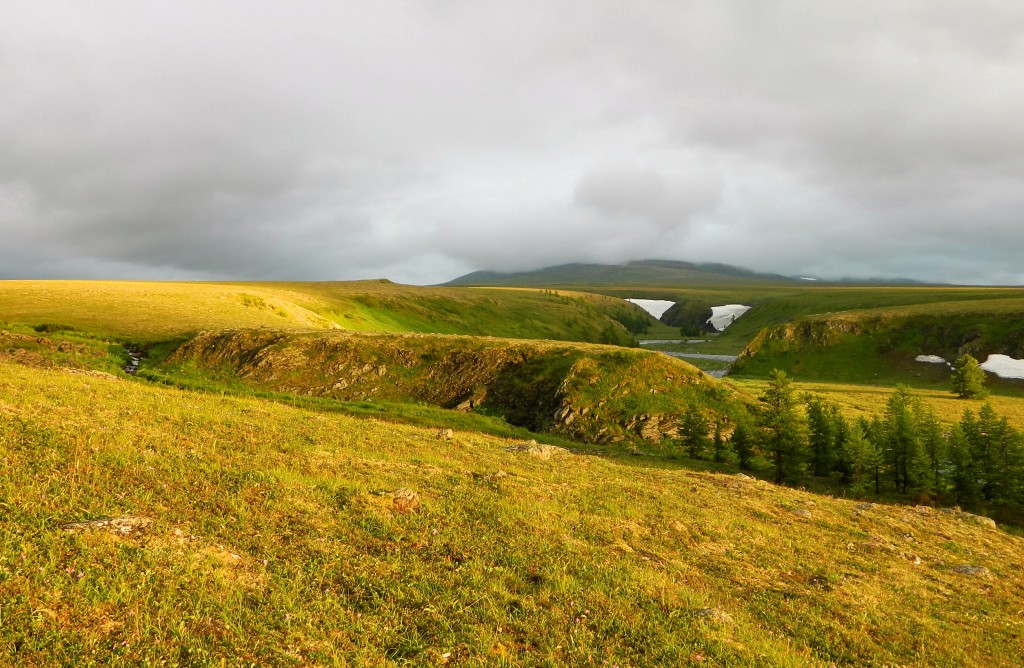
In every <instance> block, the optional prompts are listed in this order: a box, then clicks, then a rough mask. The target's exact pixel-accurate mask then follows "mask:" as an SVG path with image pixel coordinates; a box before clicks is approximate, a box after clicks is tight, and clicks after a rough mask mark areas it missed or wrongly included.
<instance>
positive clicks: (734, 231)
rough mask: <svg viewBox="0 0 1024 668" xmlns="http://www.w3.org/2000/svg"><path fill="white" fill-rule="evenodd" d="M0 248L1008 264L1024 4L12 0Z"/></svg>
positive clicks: (332, 271) (426, 273)
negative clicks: (131, 0) (82, 0)
mask: <svg viewBox="0 0 1024 668" xmlns="http://www.w3.org/2000/svg"><path fill="white" fill-rule="evenodd" d="M5 10H6V11H5V12H4V14H5V16H4V21H3V22H0V90H2V91H3V103H2V104H0V231H2V233H3V244H2V245H0V277H17V276H83V277H84V276H89V277H94V276H110V277H144V278H160V277H166V278H283V279H287V278H293V279H330V278H360V277H371V276H389V277H391V278H394V279H397V280H408V281H417V282H429V281H439V280H444V279H447V278H450V277H453V276H455V275H457V274H459V273H462V272H464V271H469V270H472V269H478V268H492V269H505V270H513V269H525V268H531V267H537V266H542V265H545V264H551V263H558V262H569V261H603V262H616V261H623V260H629V259H639V258H645V257H668V258H677V259H690V260H700V261H720V262H732V263H736V264H741V265H745V266H749V267H752V268H755V269H761V270H771V271H779V272H783V273H787V274H821V275H826V276H839V275H886V276H910V277H916V278H923V279H934V280H947V281H989V282H1003V283H1005V282H1015V283H1018V282H1024V268H1022V267H1021V265H1020V261H1019V258H1018V256H1019V251H1018V249H1019V248H1020V247H1022V246H1024V226H1022V225H1020V218H1019V212H1020V211H1024V187H1022V185H1024V183H1022V181H1024V133H1022V132H1020V130H1019V128H1018V125H1019V119H1020V118H1022V117H1024V39H1022V38H1021V37H1020V36H1021V35H1022V34H1024V8H1021V7H1020V6H1019V3H1014V2H1008V1H1006V2H1004V1H1000V0H980V1H976V2H971V3H966V2H952V1H941V0H916V1H908V2H879V1H873V0H872V1H865V2H859V3H855V4H841V3H821V2H812V1H811V0H805V1H801V2H776V3H761V2H754V1H752V0H751V1H747V2H739V1H737V0H734V1H732V2H729V1H720V0H719V1H711V0H707V1H688V2H682V1H675V0H671V1H670V0H662V1H651V0H646V1H645V0H638V1H636V2H630V3H618V2H603V1H594V0H589V1H584V0H554V1H550V0H549V1H545V2H541V1H539V0H537V1H528V2H521V3H491V2H461V1H458V0H445V1H442V2H430V3H417V2H400V1H397V0H384V1H381V2H375V3H348V2H327V1H326V0H324V1H321V2H316V1H304V2H303V1H299V2H295V3H270V2H253V1H249V2H227V1H225V2H216V3H198V2H189V1H179V2H175V3H160V4H155V3H126V2H114V1H111V0H105V1H104V0H100V1H98V2H92V3H87V4H82V3H78V2H58V1H53V2H46V3H38V2H34V3H30V2H17V1H15V2H9V3H7V4H6V5H5Z"/></svg>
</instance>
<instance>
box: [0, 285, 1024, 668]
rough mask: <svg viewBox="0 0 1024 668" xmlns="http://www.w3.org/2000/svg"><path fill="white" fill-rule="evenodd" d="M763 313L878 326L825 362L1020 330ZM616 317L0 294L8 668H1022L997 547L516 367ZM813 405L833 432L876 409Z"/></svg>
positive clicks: (60, 291)
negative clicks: (749, 467) (132, 371)
mask: <svg viewBox="0 0 1024 668" xmlns="http://www.w3.org/2000/svg"><path fill="white" fill-rule="evenodd" d="M730 289H733V290H741V289H747V288H744V287H742V286H740V285H736V286H734V287H733V288H730ZM760 289H761V290H762V292H761V293H760V294H761V295H762V296H763V297H764V298H763V300H762V301H761V302H759V304H762V305H764V309H763V310H762V315H760V316H758V317H761V318H764V319H765V320H763V321H767V320H769V319H771V318H773V317H787V316H786V314H788V313H795V312H797V311H799V309H809V308H819V309H821V308H823V307H824V306H825V305H826V304H828V303H831V304H840V303H843V304H860V305H869V306H870V305H875V306H877V305H879V300H884V299H888V300H889V301H887V302H884V303H882V305H883V306H885V307H886V308H885V309H877V308H876V309H869V311H870V313H868V312H863V313H862V312H861V311H864V309H861V311H855V312H850V313H847V314H843V315H842V317H837V316H836V315H835V314H832V315H822V316H820V317H819V318H818V319H817V320H815V319H814V318H806V319H804V320H801V322H804V321H806V322H812V321H813V322H819V321H820V322H822V323H826V324H825V325H821V326H820V327H822V329H815V327H818V326H819V325H814V326H809V327H810V329H809V330H808V332H809V334H808V336H807V337H805V340H806V342H807V343H808V345H809V346H812V347H813V345H817V342H820V341H826V342H828V343H830V344H831V342H832V339H830V338H829V337H830V336H832V335H833V334H835V336H836V337H837V338H836V342H837V346H838V348H840V349H841V348H842V346H843V345H847V343H848V341H846V339H844V338H843V337H844V336H846V334H847V332H845V331H834V327H833V326H832V325H831V324H829V323H832V322H843V323H848V324H849V326H850V327H862V326H870V327H872V328H875V329H878V328H879V327H880V330H879V331H892V332H899V333H900V337H903V336H904V334H907V335H909V334H913V335H914V336H918V335H921V334H922V333H927V334H928V335H929V336H932V337H933V338H935V337H937V338H935V340H942V338H943V337H945V338H946V339H947V340H949V341H953V339H955V338H956V336H959V335H960V334H963V333H964V332H967V330H961V329H955V330H950V329H941V330H939V329H928V328H925V327H923V326H920V323H919V322H918V320H917V319H919V318H925V319H927V318H936V317H938V318H940V321H941V322H944V323H949V322H954V323H955V322H960V321H961V320H964V319H965V318H967V320H972V321H973V320H975V319H977V318H979V317H981V316H982V315H985V314H987V315H985V317H986V318H988V320H985V322H986V323H988V325H987V326H986V328H982V330H979V331H980V332H981V334H982V340H988V339H985V338H984V337H990V338H991V340H1000V341H1002V340H1005V339H1006V338H1007V336H1008V334H1009V333H1010V332H1011V331H1015V330H1014V329H1013V328H1014V327H1015V326H1016V325H1014V324H1013V323H1014V322H1016V321H1015V320H1014V318H1015V316H1014V314H1015V313H1016V312H1017V309H1018V303H1019V300H1018V299H1017V298H1016V296H1015V295H1014V294H1013V293H1011V292H1006V293H1003V295H1002V297H1001V299H995V300H987V301H984V300H983V299H975V298H972V297H971V296H970V295H971V294H985V295H988V294H991V293H988V292H983V291H975V293H971V292H969V291H956V290H952V291H948V292H947V293H946V294H949V295H955V297H950V298H947V299H944V300H943V299H939V298H938V297H937V295H938V293H936V292H931V291H925V292H921V293H918V294H917V295H916V296H915V293H914V291H913V290H912V289H907V288H902V289H896V288H891V289H890V288H876V289H875V290H874V291H873V292H872V291H870V290H867V289H866V288H865V289H861V290H860V291H856V290H854V291H839V290H835V291H834V292H833V293H831V294H833V295H838V296H840V297H841V299H845V300H846V301H840V300H839V298H838V297H837V298H833V297H829V296H828V295H829V294H830V293H827V292H806V291H803V292H801V291H794V292H789V293H781V292H780V291H779V289H775V288H767V287H764V286H762V288H760ZM707 290H708V291H711V290H712V288H707ZM719 294H721V293H719ZM772 295H774V297H775V298H776V299H775V301H774V302H773V301H772V299H770V298H769V297H771V296H772ZM843 295H845V296H843ZM631 296H632V295H631ZM915 299H916V300H917V301H913V300H915ZM787 300H788V301H787ZM908 300H909V301H908ZM729 301H742V300H738V299H737V300H729ZM772 304H774V305H772ZM755 312H756V309H755V310H752V311H751V314H753V313H755ZM773 314H774V315H773ZM634 317H635V309H633V308H632V307H629V306H623V305H622V302H621V301H619V300H617V299H607V298H603V297H598V296H588V295H583V294H578V293H566V292H552V291H550V290H511V289H467V288H414V287H409V286H396V285H393V284H390V283H387V282H363V283H355V284H312V283H311V284H170V283H70V282H57V283H50V282H8V283H0V319H2V320H4V321H7V323H9V324H6V325H4V326H3V328H2V329H0V462H2V464H3V475H2V476H0V510H2V511H3V512H2V513H0V664H10V665H29V666H31V665H53V664H60V665H125V666H129V665H131V666H134V665H296V666H299V665H381V666H390V665H459V664H464V665H505V666H534V665H549V666H560V665H608V666H611V665H619V666H645V665H650V666H661V665H738V666H778V665H786V666H803V665H807V666H819V665H820V666H827V665H851V666H860V665H950V666H953V665H956V666H960V665H964V666H1017V665H1020V656H1021V641H1022V633H1024V622H1022V620H1021V617H1020V611H1021V610H1022V609H1024V593H1022V592H1024V588H1022V587H1021V586H1020V585H1021V582H1020V575H1019V573H1020V572H1021V568H1022V567H1024V542H1022V541H1024V539H1022V538H1021V537H1020V536H1019V535H1015V533H1014V530H1012V529H1011V530H1009V531H1008V530H1007V529H1005V528H1003V527H1002V526H994V525H993V523H992V522H991V521H990V520H987V519H986V518H981V517H977V516H975V515H971V514H969V513H964V512H959V511H957V510H949V509H946V510H942V509H936V508H931V507H927V508H926V507H913V506H890V505H884V504H879V503H874V504H866V503H864V502H863V500H856V499H843V498H835V497H832V496H828V495H824V494H813V493H809V492H807V491H805V490H802V489H800V490H797V489H790V488H785V487H779V486H775V485H771V484H768V483H766V482H763V481H759V480H756V479H754V478H751V477H748V476H747V475H739V474H737V471H736V468H735V464H733V463H731V462H729V461H726V462H719V463H714V462H711V461H707V460H699V461H698V460H688V459H686V458H685V457H684V456H683V454H682V450H683V449H682V447H681V446H680V445H679V444H678V443H673V439H672V438H670V439H669V441H666V442H662V438H663V437H664V436H666V435H668V436H670V437H674V436H675V435H674V434H673V433H672V432H673V430H676V429H678V428H679V427H680V424H679V423H678V421H676V422H673V420H678V417H679V415H680V413H681V411H682V410H683V409H684V407H685V406H686V405H690V404H694V405H697V406H699V407H701V408H702V411H703V414H704V416H705V417H710V416H714V417H721V418H722V419H723V421H724V422H725V425H726V427H727V428H728V427H729V426H730V423H731V421H732V420H733V419H734V418H736V417H737V416H740V415H742V413H743V412H744V411H745V410H746V406H747V404H749V403H750V402H751V401H753V400H752V399H751V397H752V396H753V395H754V394H757V393H759V392H760V390H761V389H762V387H763V384H759V382H758V381H756V380H754V381H751V380H745V381H741V382H740V383H738V384H722V383H719V382H717V381H714V380H713V379H710V378H707V377H706V376H703V375H702V374H699V373H698V372H697V371H696V370H694V369H693V368H692V367H690V366H689V365H686V364H684V363H682V362H679V361H676V360H672V359H669V358H667V357H664V356H660V355H656V354H652V353H650V352H647V351H643V350H635V349H628V348H623V347H612V346H601V345H592V344H586V343H578V342H566V341H563V342H558V341H538V340H523V337H530V336H534V337H536V336H546V335H548V334H552V333H553V334H552V335H551V336H549V338H556V337H555V335H557V336H561V337H563V338H565V339H569V338H573V337H575V338H587V337H590V338H591V339H592V340H601V339H602V338H603V337H606V336H608V335H609V333H610V332H614V333H615V336H616V337H621V339H620V340H623V341H628V340H630V339H631V337H629V335H628V333H627V332H626V329H625V328H624V327H623V325H622V323H623V322H625V323H627V324H635V320H634ZM574 319H575V322H572V321H573V320H574ZM790 319H792V317H790ZM876 320H877V322H880V323H883V324H885V326H884V327H882V326H880V325H879V326H878V327H876ZM742 322H743V319H741V320H740V321H738V323H737V325H738V324H739V323H742ZM754 322H756V321H754ZM908 322H909V323H913V326H912V327H909V329H907V328H904V329H900V327H904V325H905V323H908ZM921 322H924V321H923V320H922V321H921ZM886 323H887V324H886ZM844 326H846V325H844ZM887 328H888V329H887ZM1000 328H1001V329H1000ZM200 330H202V333H199V334H196V332H199V331H200ZM730 331H732V330H730ZM423 332H431V333H423ZM438 332H440V333H438ZM484 332H499V333H500V332H504V334H503V336H504V337H511V338H498V337H495V338H489V337H480V336H466V335H465V334H466V333H468V334H478V333H484ZM517 337H518V338H517ZM976 338H977V337H975V338H972V339H970V340H971V341H974V340H976ZM794 340H795V339H794ZM801 340H804V339H801ZM853 340H854V341H862V342H863V341H868V342H871V341H875V339H872V338H871V337H870V336H868V337H865V336H859V337H854V339H853ZM893 340H894V341H895V340H897V339H893ZM898 340H903V339H902V338H899V339H898ZM770 341H772V342H774V341H775V340H774V339H771V340H770ZM128 342H136V343H144V344H146V345H148V346H150V352H151V357H150V358H149V359H148V360H147V361H146V363H145V364H144V368H143V371H142V372H141V373H140V374H139V376H137V377H130V376H128V375H126V374H125V373H124V372H122V371H121V370H120V367H121V366H122V365H123V364H124V362H125V360H126V353H125V350H124V347H123V345H122V344H125V343H128ZM771 345H774V343H771V344H766V345H765V346H764V348H763V350H765V352H766V354H767V353H771V354H775V355H778V356H780V359H782V358H784V357H785V355H787V354H789V353H788V352H787V351H786V350H783V351H776V350H774V349H773V348H771ZM892 345H894V346H895V345H896V344H892ZM958 345H962V344H958ZM825 348H828V346H825V347H824V348H823V350H824V349H825ZM808 350H810V348H808ZM864 351H868V349H864ZM864 351H861V352H862V353H864ZM812 352H813V351H812ZM868 352H871V354H880V353H879V352H878V351H877V350H874V349H871V350H870V351H868ZM854 353H856V351H854ZM854 353H851V352H849V351H847V353H845V354H846V355H847V357H846V358H845V359H846V360H847V361H846V363H847V364H853V363H855V362H857V358H856V355H855V354H854ZM815 354H816V353H815ZM864 354H866V353H864ZM901 354H902V353H901ZM751 359H756V356H754V357H751ZM765 359H767V357H766V358H765ZM806 359H809V360H813V359H815V358H814V354H811V355H808V356H806ZM153 381H157V382H153ZM819 385H820V389H819V391H820V392H822V393H824V394H825V395H826V396H827V397H828V398H829V399H830V400H832V401H835V402H836V403H837V404H839V405H840V406H841V408H842V410H843V411H844V413H846V414H847V415H857V414H869V413H871V412H875V413H877V411H878V407H880V406H881V405H883V404H884V403H885V401H886V396H887V394H888V388H873V389H872V390H871V392H870V393H869V394H870V397H867V398H865V399H864V400H863V401H862V400H861V398H860V397H861V395H864V396H867V395H866V394H865V390H864V386H860V387H859V388H853V389H851V386H845V387H844V386H838V385H836V384H834V383H833V384H819ZM803 387H805V388H806V387H808V386H807V385H804V386H803ZM925 400H926V401H927V402H928V403H929V405H932V406H939V407H942V409H943V411H945V412H943V413H942V415H941V417H942V419H943V421H944V423H946V424H949V423H950V422H952V421H953V420H955V419H956V416H955V414H954V413H955V407H952V408H950V407H949V404H951V403H952V404H956V402H952V401H951V400H949V399H945V398H943V397H939V396H934V393H932V394H929V395H927V396H926V397H925ZM1014 402H1017V403H1019V400H1016V399H1012V398H1010V397H1008V396H999V397H996V398H995V403H996V405H997V407H998V409H999V410H1000V412H1001V413H1002V414H1006V415H1008V416H1009V418H1010V420H1011V421H1012V423H1013V424H1015V425H1020V424H1022V423H1021V420H1024V418H1021V411H1020V410H1019V406H1017V404H1016V403H1014ZM968 403H970V404H971V406H972V407H974V408H975V409H976V405H975V404H976V403H977V402H968ZM958 405H962V404H958ZM460 407H461V408H463V409H465V408H472V412H470V413H464V412H460V411H457V410H450V409H451V408H460ZM946 408H949V410H948V411H947V410H946ZM947 413H948V414H947ZM706 426H707V424H705V427H706ZM529 430H544V431H542V432H533V433H531V432H530V431H529ZM530 439H536V440H537V441H540V442H541V443H540V444H538V443H536V442H531V441H530ZM599 443H603V444H605V445H598V444H599ZM546 444H557V445H562V446H565V448H566V449H559V448H552V447H548V446H547V445H546ZM755 464H756V466H755V470H758V471H760V470H761V468H757V467H762V468H763V467H764V466H765V465H766V464H765V462H755ZM762 473H763V472H762ZM807 484H808V485H809V486H811V487H812V488H814V489H818V490H822V489H833V487H830V486H829V484H830V483H829V481H827V480H818V479H814V480H808V481H807ZM834 489H836V490H840V489H841V488H839V487H835V488H834ZM837 494H838V491H837ZM883 498H887V497H884V496H883ZM893 498H896V497H893ZM900 498H901V500H903V501H906V500H907V499H905V498H902V497H900ZM965 507H967V506H965Z"/></svg>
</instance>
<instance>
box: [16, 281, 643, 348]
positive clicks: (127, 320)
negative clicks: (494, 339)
mask: <svg viewBox="0 0 1024 668" xmlns="http://www.w3.org/2000/svg"><path fill="white" fill-rule="evenodd" d="M647 321H649V318H648V316H647V315H646V314H645V313H644V312H643V311H642V310H641V309H639V308H637V307H635V306H633V305H631V304H628V303H625V302H623V301H622V300H620V299H616V298H612V297H605V296H601V295H588V294H581V293H571V292H560V293H557V294H556V293H553V292H551V291H542V290H536V289H533V290H507V289H490V290H487V289H484V290H468V289H455V288H440V287H417V286H408V285H396V284H394V283H391V282H390V281H386V280H382V281H357V282H349V283H159V282H132V281H0V323H3V322H8V323H21V324H27V325H32V326H40V327H47V328H49V329H55V328H62V327H63V328H66V329H74V330H79V331H82V332H88V333H93V334H97V335H101V336H108V337H110V338H112V339H116V340H119V341H122V342H123V341H133V342H136V343H142V344H151V343H154V342H157V341H165V340H168V339H175V338H181V337H187V336H189V335H192V334H194V333H196V332H199V331H202V330H211V329H229V328H260V327H263V328H268V329H273V330H286V331H297V330H308V329H321V330H323V329H345V330H353V331H377V332H422V333H438V334H467V335H479V336H503V337H510V338H527V339H554V340H566V341H589V342H594V343H610V344H617V345H624V346H629V345H635V342H634V339H633V335H632V333H631V332H630V331H628V330H627V329H626V327H625V326H624V324H623V323H626V324H627V325H630V326H634V327H635V326H636V324H637V323H641V324H642V323H646V322H647Z"/></svg>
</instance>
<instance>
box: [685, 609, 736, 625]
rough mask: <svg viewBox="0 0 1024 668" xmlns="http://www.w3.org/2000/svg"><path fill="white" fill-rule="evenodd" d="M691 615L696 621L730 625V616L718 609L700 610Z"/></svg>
mask: <svg viewBox="0 0 1024 668" xmlns="http://www.w3.org/2000/svg"><path fill="white" fill-rule="evenodd" d="M693 614H694V616H695V617H697V618H698V619H703V620H705V621H709V622H715V623H716V624H732V616H730V615H729V613H728V612H726V611H725V610H722V609H720V608H701V609H700V610H696V611H695V612H694V613H693Z"/></svg>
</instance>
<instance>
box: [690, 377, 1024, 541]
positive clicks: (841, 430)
mask: <svg viewBox="0 0 1024 668" xmlns="http://www.w3.org/2000/svg"><path fill="white" fill-rule="evenodd" d="M683 425H684V428H683V430H682V434H681V436H682V441H683V445H684V447H685V448H686V450H687V454H688V455H689V456H690V457H697V458H708V457H709V455H711V456H714V458H715V459H716V460H718V461H723V460H725V459H727V458H728V459H732V460H734V461H736V462H737V463H738V464H739V466H740V468H741V469H748V470H749V469H752V468H755V467H757V466H758V464H760V465H761V466H766V467H767V468H769V470H770V472H771V475H772V477H773V479H774V480H775V481H776V482H780V483H788V484H808V483H811V482H818V483H822V484H826V485H828V486H830V487H835V486H838V487H839V488H840V489H841V490H845V491H846V492H848V493H850V494H852V495H854V496H864V495H868V494H873V495H876V496H879V495H881V496H887V497H896V498H903V499H905V500H909V501H914V502H919V503H922V502H923V503H936V504H945V505H953V504H956V505H960V506H962V507H964V508H968V509H972V510H977V511H982V512H988V513H995V514H997V515H1000V516H1002V517H1004V518H1005V517H1012V518H1016V519H1017V521H1020V520H1021V518H1022V516H1024V436H1022V434H1021V433H1020V432H1019V431H1017V430H1016V429H1014V428H1013V427H1012V426H1010V425H1009V423H1008V421H1007V419H1006V418H1005V417H1000V416H999V415H997V414H996V412H995V410H994V409H993V408H992V406H991V404H989V403H985V404H983V405H982V406H981V408H980V409H979V410H978V411H977V413H975V412H973V411H972V410H971V409H970V408H967V409H965V410H964V412H963V415H962V417H961V419H960V421H959V422H958V423H956V424H953V425H950V426H944V425H942V424H941V423H939V421H938V419H937V418H936V416H935V413H934V412H933V411H932V410H931V409H930V408H928V407H927V406H925V405H924V404H923V403H922V402H921V401H920V400H918V399H917V398H915V397H914V396H912V395H911V393H910V391H909V390H908V389H907V388H906V387H903V386H898V387H897V388H896V390H895V391H894V392H893V394H892V395H891V396H890V397H889V399H888V401H887V403H886V408H885V411H884V412H883V413H882V414H880V415H874V416H871V417H861V418H858V419H856V420H850V419H848V418H846V417H845V416H843V415H842V413H841V412H840V410H839V408H838V407H837V406H836V405H834V404H832V403H830V402H828V401H827V400H825V399H822V398H820V397H817V396H813V395H810V394H807V395H804V396H797V394H796V392H795V389H794V388H793V386H792V383H791V381H790V380H789V378H787V377H786V375H785V373H783V372H781V371H775V372H773V373H772V375H771V378H770V381H769V383H768V386H767V387H766V389H765V391H764V393H763V394H762V396H761V402H760V406H759V407H758V410H757V411H756V414H755V415H753V416H752V419H751V420H750V421H749V423H740V424H737V425H736V427H735V429H734V430H733V432H732V435H731V437H730V438H729V439H728V441H725V440H723V439H722V437H721V432H722V430H721V425H709V424H708V423H707V422H706V421H705V420H704V419H703V417H702V415H701V413H700V411H698V410H696V409H693V408H691V409H689V410H688V411H687V413H686V415H684V417H683ZM712 427H713V428H714V433H715V434H716V437H715V438H712V437H711V436H709V434H710V433H712ZM716 442H720V444H719V445H715V446H713V444H714V443H716Z"/></svg>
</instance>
